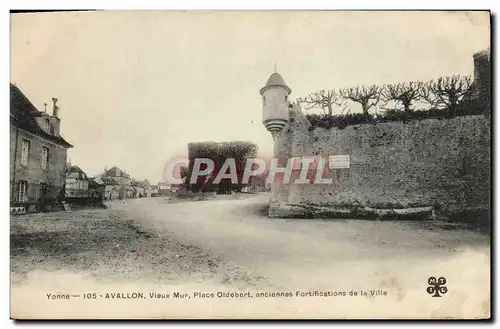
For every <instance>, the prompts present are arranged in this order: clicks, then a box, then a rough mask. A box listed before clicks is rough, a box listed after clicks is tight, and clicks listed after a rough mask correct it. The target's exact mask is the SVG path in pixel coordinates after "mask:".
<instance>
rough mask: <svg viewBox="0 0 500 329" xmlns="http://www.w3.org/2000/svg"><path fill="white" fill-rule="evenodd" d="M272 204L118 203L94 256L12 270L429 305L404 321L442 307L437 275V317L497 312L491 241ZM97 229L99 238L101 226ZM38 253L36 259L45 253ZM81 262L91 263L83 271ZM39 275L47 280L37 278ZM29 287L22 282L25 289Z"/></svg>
mask: <svg viewBox="0 0 500 329" xmlns="http://www.w3.org/2000/svg"><path fill="white" fill-rule="evenodd" d="M266 201H267V197H266V196H257V197H253V198H247V199H244V200H235V199H232V198H231V197H226V198H224V199H223V200H210V201H199V202H182V203H170V202H169V201H167V200H165V199H162V198H151V199H135V200H128V201H126V202H125V203H122V202H113V203H111V204H110V205H109V209H107V210H100V211H99V213H100V214H101V215H102V216H109V214H112V216H114V217H113V221H112V224H109V223H108V224H109V225H108V226H107V230H106V232H108V234H105V235H103V236H102V239H100V240H99V239H94V240H91V242H88V241H87V240H88V239H87V240H86V241H87V242H85V243H87V244H88V243H90V245H91V246H93V248H89V247H87V249H88V250H87V251H86V253H82V251H80V252H76V251H75V250H74V251H73V252H71V257H73V258H71V259H68V257H70V256H68V253H60V255H59V256H57V255H56V256H54V255H52V256H50V257H49V258H47V257H45V256H44V257H45V258H44V257H41V258H40V256H37V257H39V258H40V259H41V260H42V261H40V263H39V265H37V261H36V260H35V261H34V260H33V256H31V259H30V261H29V262H30V264H31V265H30V267H29V268H28V269H26V268H24V269H23V267H22V266H21V265H20V264H23V262H26V259H27V258H26V257H28V256H27V255H28V252H27V251H26V248H24V249H22V248H21V249H20V248H17V249H16V248H14V250H18V253H17V254H16V253H15V252H14V261H13V268H14V270H15V271H17V273H18V274H19V273H24V274H25V275H26V276H27V277H29V275H30V273H31V274H32V276H31V279H29V280H28V281H30V280H31V281H30V282H31V283H33V282H37V281H36V280H41V279H40V278H41V276H43V273H47V272H48V271H51V270H53V271H57V273H59V274H60V273H61V271H62V270H64V271H67V270H68V268H73V272H75V273H80V274H81V273H90V277H92V280H94V281H103V282H104V283H105V284H109V283H110V282H113V283H114V284H118V283H120V284H125V283H126V284H131V282H136V283H137V284H153V283H158V284H168V285H178V286H182V285H186V286H185V287H191V288H192V289H195V288H194V285H197V286H200V285H201V287H204V289H208V288H207V287H214V288H213V289H220V288H215V287H226V288H228V289H229V288H230V289H234V290H239V291H245V290H250V291H290V292H293V293H294V294H295V293H296V292H297V291H305V292H307V291H329V292H332V293H333V292H338V293H342V292H344V293H347V294H348V293H349V291H351V290H353V291H359V292H360V291H365V292H366V291H373V290H380V291H381V293H382V292H383V291H386V292H388V294H389V295H390V298H391V303H394V305H399V306H398V308H399V307H400V306H402V305H405V303H406V304H408V305H418V307H420V309H413V310H412V309H408V310H406V311H404V310H402V311H400V313H398V314H400V315H401V316H402V317H404V316H411V314H414V313H415V312H417V313H418V314H420V313H422V312H424V313H425V312H426V311H429V310H431V309H434V308H433V307H432V305H431V306H427V307H430V308H429V309H427V307H425V306H424V305H429V302H431V301H432V302H434V300H437V299H433V298H432V297H431V296H430V295H429V294H428V293H427V292H426V288H427V286H428V282H427V281H428V278H429V277H431V276H435V277H445V278H446V279H447V282H448V293H447V295H446V296H445V297H446V298H444V299H441V303H444V304H442V305H440V307H439V312H438V313H437V314H452V315H457V314H461V315H468V314H469V313H470V312H472V313H471V314H474V316H478V315H479V316H481V315H483V314H487V313H488V312H489V309H487V308H488V305H489V288H490V278H489V237H488V236H486V235H484V234H481V233H478V232H474V231H470V230H465V229H463V228H460V227H454V226H450V225H443V224H439V223H415V222H380V221H360V220H297V219H295V220H280V219H269V218H267V217H266V216H265V205H266ZM76 213H77V212H75V214H76ZM92 216H93V217H96V216H97V215H96V214H94V215H89V217H92ZM119 223H122V224H123V225H125V226H124V227H126V228H127V229H125V228H124V231H123V232H122V233H120V231H119V230H117V229H116V227H117V225H121V224H119ZM124 223H125V224H124ZM92 225H94V226H92V227H95V228H96V232H98V231H100V229H101V226H100V225H99V223H94V224H92ZM24 227H27V226H26V225H25V226H24ZM89 229H90V227H89ZM17 230H18V231H19V228H17ZM113 230H114V231H116V234H115V236H113ZM127 230H128V231H127ZM87 231H88V230H87ZM90 231H92V230H91V229H90ZM124 232H125V233H124ZM126 232H128V233H126ZM88 234H89V235H90V236H91V235H92V234H93V233H92V232H90V233H88ZM80 235H81V234H80ZM75 238H76V239H78V237H77V236H76V237H75ZM42 240H43V239H42ZM46 240H47V239H45V240H43V241H46ZM102 240H104V241H102ZM75 241H78V240H75ZM92 241H94V242H92ZM96 241H99V242H96ZM78 245H80V246H82V247H83V245H84V243H82V242H81V241H80V242H78ZM117 245H118V246H117ZM11 246H12V244H11ZM14 247H16V246H15V245H14ZM32 247H33V246H32ZM75 248H76V249H77V248H78V246H75ZM19 250H24V251H23V252H20V251H19ZM31 250H32V251H31V254H33V253H35V254H36V253H37V251H33V250H36V248H34V247H33V248H32V249H31ZM38 254H40V252H38ZM75 255H76V256H75ZM78 255H80V256H78ZM82 255H84V256H82ZM79 257H80V258H79ZM23 259H24V261H23ZM47 259H49V260H50V261H47ZM79 259H80V260H81V259H84V263H83V265H82V263H81V262H79ZM85 261H86V262H87V263H85ZM51 262H52V264H54V263H57V262H59V263H58V264H59V267H53V268H52V269H51V268H50V263H51ZM16 264H17V265H16ZM33 264H34V265H33ZM85 264H86V265H85ZM16 266H17V267H16ZM23 266H24V267H26V266H25V265H23ZM33 273H38V274H37V275H36V276H35V277H33ZM40 273H42V274H40ZM13 277H19V275H17V276H16V275H14V276H13ZM47 280H49V279H47ZM50 280H53V277H52V279H50ZM106 280H107V281H106ZM25 283H26V280H23V279H19V284H20V285H22V284H25ZM191 288H189V289H191ZM186 289H187V288H186ZM208 290H210V289H208ZM193 291H194V290H193ZM449 296H452V297H451V298H450V297H449ZM367 303H368V304H366V305H365V304H363V303H356V304H357V306H356V307H360V308H361V309H366V312H378V313H375V314H379V315H383V314H386V313H387V314H393V313H394V310H395V309H396V308H394V309H392V308H391V307H389V306H387V304H384V303H375V304H373V303H371V304H370V302H367ZM344 304H345V303H342V302H341V301H340V300H339V303H338V304H336V305H337V306H336V312H340V313H339V314H342V315H345V316H349V314H364V313H363V312H361V313H359V312H360V310H358V313H355V312H356V307H354V308H353V307H352V306H353V304H352V303H351V304H350V305H351V306H350V308H348V309H347V308H345V305H344ZM280 305H281V304H280ZM368 305H370V306H369V307H368ZM376 305H379V306H378V307H380V309H378V310H377V306H376ZM391 305H392V304H391ZM343 307H344V308H345V309H344V308H343ZM394 307H396V306H394ZM316 308H318V309H321V307H316ZM368 309H369V310H370V311H368ZM310 312H312V311H311V310H309V313H308V314H311V313H310ZM350 312H351V313H350ZM352 312H354V313H352ZM390 312H393V313H390ZM412 312H413V313H412ZM419 312H420V313H419ZM450 312H451V313H450ZM464 312H465V313H464ZM468 312H469V313H468ZM424 313H422V314H424ZM367 314H368V313H367ZM471 316H472V315H471Z"/></svg>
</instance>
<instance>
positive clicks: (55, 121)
mask: <svg viewBox="0 0 500 329" xmlns="http://www.w3.org/2000/svg"><path fill="white" fill-rule="evenodd" d="M52 102H53V103H54V105H53V107H52V117H51V118H50V121H51V122H52V127H53V128H54V132H53V134H54V135H55V136H59V134H60V131H61V119H59V106H57V98H55V97H52Z"/></svg>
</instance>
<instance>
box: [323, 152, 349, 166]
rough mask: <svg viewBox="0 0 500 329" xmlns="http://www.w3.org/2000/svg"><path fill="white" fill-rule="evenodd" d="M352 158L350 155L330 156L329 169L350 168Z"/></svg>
mask: <svg viewBox="0 0 500 329" xmlns="http://www.w3.org/2000/svg"><path fill="white" fill-rule="evenodd" d="M350 166H351V158H350V156H349V155H330V156H328V167H329V168H330V169H344V168H350Z"/></svg>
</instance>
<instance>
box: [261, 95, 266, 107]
mask: <svg viewBox="0 0 500 329" xmlns="http://www.w3.org/2000/svg"><path fill="white" fill-rule="evenodd" d="M262 101H263V104H264V105H266V96H264V97H263V98H262Z"/></svg>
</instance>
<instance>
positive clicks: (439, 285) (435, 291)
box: [427, 276, 448, 297]
mask: <svg viewBox="0 0 500 329" xmlns="http://www.w3.org/2000/svg"><path fill="white" fill-rule="evenodd" d="M427 282H428V283H429V286H428V287H427V293H428V294H429V295H432V297H442V296H441V295H444V294H446V293H447V292H448V288H446V279H445V278H443V277H440V278H439V279H436V278H435V277H433V276H431V277H430V278H429V280H427Z"/></svg>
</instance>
